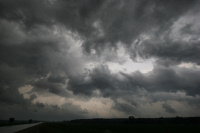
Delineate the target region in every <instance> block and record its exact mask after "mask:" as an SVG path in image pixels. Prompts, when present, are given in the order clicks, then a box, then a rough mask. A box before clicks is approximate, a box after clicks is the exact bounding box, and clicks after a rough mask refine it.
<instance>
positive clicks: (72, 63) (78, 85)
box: [0, 0, 200, 119]
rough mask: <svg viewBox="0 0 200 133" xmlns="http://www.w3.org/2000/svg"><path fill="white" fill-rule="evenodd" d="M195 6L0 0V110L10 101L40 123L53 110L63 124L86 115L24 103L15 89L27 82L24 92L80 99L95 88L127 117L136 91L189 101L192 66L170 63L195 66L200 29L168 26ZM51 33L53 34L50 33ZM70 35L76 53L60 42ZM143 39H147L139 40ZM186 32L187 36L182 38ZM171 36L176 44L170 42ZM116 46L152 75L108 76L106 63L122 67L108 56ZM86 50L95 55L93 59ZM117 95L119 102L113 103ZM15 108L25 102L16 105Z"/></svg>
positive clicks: (194, 76)
mask: <svg viewBox="0 0 200 133" xmlns="http://www.w3.org/2000/svg"><path fill="white" fill-rule="evenodd" d="M197 5H198V2H196V1H194V0H184V1H174V0H161V1H160V0H155V1H147V0H136V1H132V0H130V1H129V0H128V1H122V0H109V1H104V0H81V1H74V0H66V1H65V0H55V1H54V0H43V1H41V0H29V1H27V0H16V1H13V0H1V1H0V47H1V48H0V79H1V80H0V104H2V105H4V106H5V108H4V112H6V111H7V110H6V109H9V108H11V109H13V108H14V107H10V105H11V104H12V105H13V104H15V105H16V110H18V111H16V114H18V115H19V114H20V111H21V112H24V111H23V109H25V111H27V112H28V113H26V114H27V115H33V116H35V117H36V116H37V115H36V114H32V113H31V111H33V110H37V113H38V114H40V115H38V116H44V117H43V118H44V119H47V118H48V116H49V115H51V114H54V112H55V110H59V113H58V115H56V116H55V117H52V119H55V118H56V117H57V119H63V118H62V116H63V115H68V116H69V115H72V116H70V118H75V117H80V118H82V117H84V115H85V114H89V113H90V112H89V111H88V110H86V109H85V110H84V109H82V108H81V107H79V106H75V105H73V104H70V103H69V104H67V103H66V105H64V107H65V109H64V110H61V109H60V108H59V107H58V106H55V107H56V108H54V107H53V106H48V107H47V106H46V105H45V104H43V103H39V102H38V103H36V104H35V105H34V104H33V103H32V102H31V101H33V100H34V99H37V98H38V97H39V96H38V95H36V94H32V95H31V97H30V99H24V98H23V95H22V94H19V91H18V88H19V87H22V86H24V85H32V87H33V90H32V91H31V92H30V94H31V93H33V92H37V93H38V94H41V95H42V94H45V93H46V92H49V93H52V94H55V95H56V96H63V97H68V96H69V97H70V96H71V95H75V96H77V95H78V96H80V97H81V96H83V95H84V96H86V97H87V98H88V99H89V98H92V97H95V96H96V94H94V93H95V92H94V91H95V90H98V91H100V95H101V96H103V97H106V98H110V99H112V100H113V101H114V104H115V105H114V106H113V109H115V110H118V111H120V112H125V113H127V114H131V113H133V114H134V113H136V114H137V113H138V112H137V111H136V110H137V109H136V108H135V106H139V104H141V101H139V102H137V99H134V97H133V98H132V97H131V96H132V95H137V94H138V91H139V90H145V91H147V92H148V93H149V94H152V93H156V92H158V93H159V92H167V93H171V92H173V93H176V92H179V91H183V92H185V93H186V95H189V96H191V97H195V96H196V95H200V91H199V86H200V75H199V73H200V70H199V68H195V67H191V68H183V67H178V66H177V65H179V64H181V63H185V62H187V63H194V65H197V64H198V65H199V64H200V62H199V58H200V54H199V53H200V52H199V51H200V47H199V38H198V35H199V32H198V30H196V29H198V28H199V25H198V24H197V20H193V19H192V20H191V22H188V23H187V24H185V25H183V26H182V27H181V28H180V29H179V30H177V29H176V26H175V28H174V27H173V26H174V25H175V23H176V22H177V21H178V20H179V19H180V18H181V17H182V16H184V15H186V18H185V19H187V17H188V16H187V13H188V12H190V14H189V15H193V13H196V14H198V13H199V10H198V6H197ZM191 12H192V13H191ZM197 17H198V15H197V16H196V17H195V16H194V18H197ZM178 24H179V23H178ZM57 30H58V31H59V33H58V34H57V33H54V32H56V31H57ZM173 30H175V33H174V34H173V35H174V36H173V35H172V32H173ZM67 31H70V33H66V32H67ZM69 34H70V35H71V36H74V35H77V36H79V37H80V40H81V41H82V44H81V47H80V49H81V50H79V51H78V50H77V49H75V48H76V47H75V44H73V43H74V42H72V41H71V42H70V39H66V38H67V37H66V36H68V35H69ZM177 34H178V35H179V34H180V37H177V36H178V35H177ZM145 35H149V36H150V39H144V38H142V37H141V36H145ZM185 35H188V36H192V37H190V39H189V40H187V41H183V40H181V38H184V37H183V36H185ZM173 37H174V38H178V39H177V40H175V41H174V40H173V39H174V38H173ZM76 39H77V38H75V40H76ZM66 40H67V41H66ZM77 40H78V39H77ZM118 42H121V45H123V46H124V47H125V48H126V49H125V53H127V54H129V55H130V58H132V60H133V61H135V60H137V58H138V57H140V58H143V59H151V58H155V59H156V61H155V64H154V65H155V66H154V69H153V71H151V72H148V73H145V74H144V73H141V72H140V71H135V72H133V73H131V74H127V73H123V72H119V73H115V74H113V73H112V72H111V70H110V69H112V68H109V67H108V65H107V64H106V62H109V61H110V62H112V61H113V62H119V63H121V64H123V62H125V61H120V59H117V57H116V58H115V56H117V52H116V51H115V50H117V49H118V48H119V46H118V45H117V43H118ZM73 48H74V49H75V50H74V49H73ZM105 49H107V50H108V51H107V52H105ZM113 49H114V50H113ZM70 50H71V51H70ZM82 50H83V51H82ZM93 50H96V51H95V56H93V55H92V54H93V53H92V51H93ZM111 50H112V51H111ZM80 53H81V54H80ZM82 54H83V55H82ZM104 54H105V55H104ZM98 59H99V60H98ZM102 60H103V61H102ZM124 60H126V59H124ZM100 61H101V62H100ZM88 62H92V63H93V62H100V65H96V66H95V67H94V68H91V69H89V68H84V67H85V64H86V65H88V64H87V63H88ZM94 64H95V63H94ZM133 67H134V66H133ZM67 91H71V93H72V94H71V93H70V94H69V93H68V92H67ZM118 98H121V99H123V100H124V101H125V103H120V102H118V101H117V100H116V99H118ZM150 100H152V101H153V102H156V101H164V100H166V98H159V97H156V98H150ZM177 101H178V100H177ZM192 101H195V99H192V100H191V99H190V100H188V101H187V102H191V103H196V104H195V105H198V103H197V102H196V101H195V102H192ZM5 103H7V106H6V104H5ZM21 103H25V104H24V105H23V107H21V106H20V104H21ZM129 103H130V104H129ZM162 107H163V108H164V109H165V110H166V111H167V112H169V113H174V112H175V110H174V109H173V108H172V107H171V106H170V105H168V104H163V105H162ZM70 108H71V110H70ZM45 109H46V110H45ZM67 109H68V110H67ZM47 110H50V111H49V113H48V111H47ZM74 110H76V112H75V113H73V111H74ZM34 113H35V112H34ZM7 114H9V113H7ZM82 114H84V115H82ZM19 116H21V115H19Z"/></svg>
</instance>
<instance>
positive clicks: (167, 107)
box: [162, 103, 176, 113]
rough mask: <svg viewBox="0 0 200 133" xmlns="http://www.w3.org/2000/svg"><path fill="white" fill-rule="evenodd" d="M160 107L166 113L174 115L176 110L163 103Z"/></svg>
mask: <svg viewBox="0 0 200 133" xmlns="http://www.w3.org/2000/svg"><path fill="white" fill-rule="evenodd" d="M162 106H163V108H164V109H165V111H166V112H168V113H176V110H175V109H173V108H172V107H171V106H170V105H169V104H166V103H163V104H162Z"/></svg>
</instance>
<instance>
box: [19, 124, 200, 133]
mask: <svg viewBox="0 0 200 133" xmlns="http://www.w3.org/2000/svg"><path fill="white" fill-rule="evenodd" d="M37 128H38V129H37V131H38V132H39V133H196V132H200V125H180V124H178V125H167V124H164V125H156V124H152V125H147V124H139V125H134V124H73V123H43V124H41V125H40V126H38V127H37ZM35 130H36V129H34V131H35ZM29 132H31V130H30V129H29ZM21 133H25V132H21Z"/></svg>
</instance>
